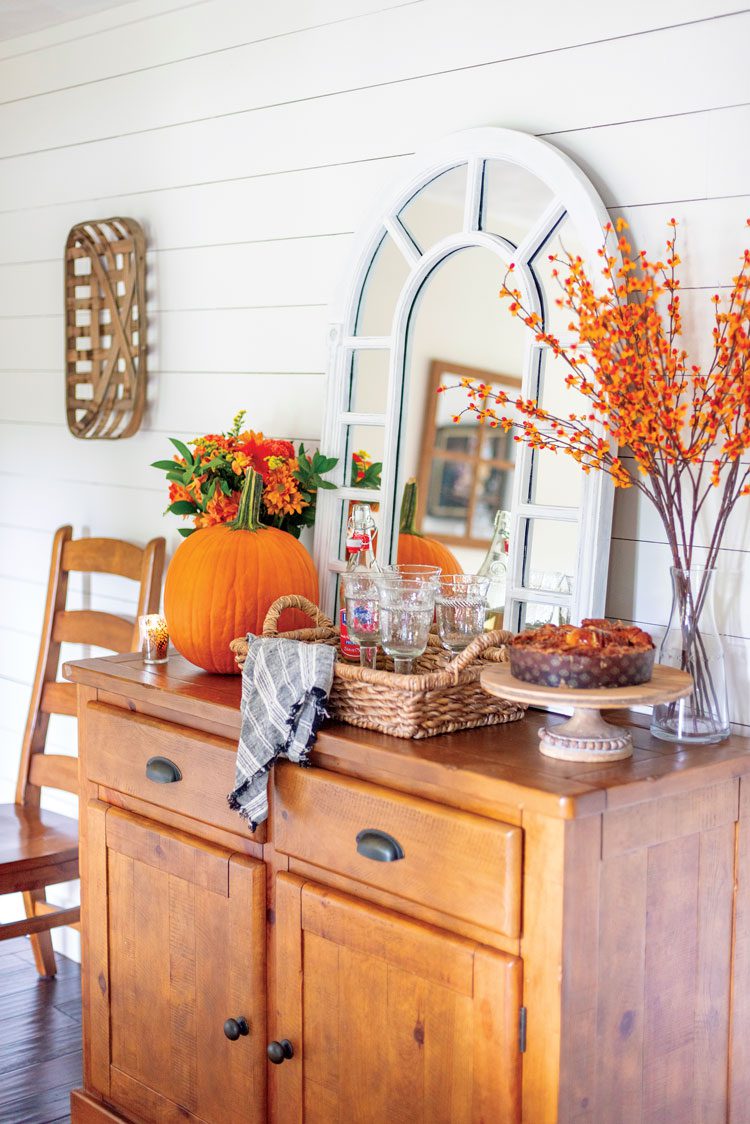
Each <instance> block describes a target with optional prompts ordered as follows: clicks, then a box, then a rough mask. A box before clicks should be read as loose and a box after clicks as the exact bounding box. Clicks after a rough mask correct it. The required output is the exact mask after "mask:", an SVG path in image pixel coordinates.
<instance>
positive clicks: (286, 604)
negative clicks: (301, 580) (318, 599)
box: [261, 593, 333, 636]
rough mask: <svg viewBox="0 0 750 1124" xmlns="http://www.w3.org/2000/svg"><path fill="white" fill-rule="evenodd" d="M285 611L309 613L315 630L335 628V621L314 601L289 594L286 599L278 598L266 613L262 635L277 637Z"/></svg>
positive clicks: (299, 595)
mask: <svg viewBox="0 0 750 1124" xmlns="http://www.w3.org/2000/svg"><path fill="white" fill-rule="evenodd" d="M285 609H299V610H300V611H301V612H303V613H307V615H308V617H309V618H310V620H311V621H312V622H313V624H314V626H315V628H322V629H332V628H333V621H331V620H329V619H328V617H327V616H326V615H325V613H323V612H321V610H320V609H319V608H318V606H317V605H315V604H314V603H313V602H312V601H309V600H308V598H307V597H303V596H302V595H301V594H299V593H287V594H285V596H284V597H278V598H277V599H276V600H275V601H274V603H273V605H271V606H270V607H269V609H268V612H267V613H266V619H265V620H264V621H263V631H262V633H261V635H263V636H275V635H276V631H277V628H276V626H277V625H278V623H279V617H280V616H281V614H282V613H283V612H284V610H285Z"/></svg>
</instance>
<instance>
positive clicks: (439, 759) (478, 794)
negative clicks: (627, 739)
mask: <svg viewBox="0 0 750 1124" xmlns="http://www.w3.org/2000/svg"><path fill="white" fill-rule="evenodd" d="M63 672H64V674H65V676H66V678H68V679H72V680H73V681H74V682H76V683H78V684H81V685H83V686H87V687H93V688H95V689H97V690H98V691H99V692H104V693H108V694H111V695H117V696H121V697H123V698H124V699H127V700H128V702H129V703H130V704H131V705H132V707H133V709H138V710H143V711H145V712H151V713H156V714H160V715H165V714H167V713H168V716H169V719H170V720H171V721H174V722H176V723H180V724H182V725H185V726H190V725H193V724H196V723H197V724H200V725H201V727H203V728H205V727H206V724H207V723H208V724H211V725H214V726H215V727H216V730H217V732H220V733H222V734H224V735H225V736H226V737H228V738H230V739H232V738H235V737H237V736H238V735H239V729H240V712H239V705H240V690H241V680H240V677H239V676H224V675H211V674H209V673H207V672H204V671H201V670H200V669H199V668H197V667H194V666H193V665H192V664H190V663H188V661H187V660H185V659H183V658H182V657H181V656H177V655H173V656H172V657H171V658H170V660H169V662H168V663H167V664H164V665H162V666H146V665H144V663H143V661H142V659H141V657H140V655H138V654H137V653H131V654H129V655H115V656H106V657H103V658H100V659H93V660H81V661H79V662H76V663H69V664H66V665H65V667H64V669H63ZM611 718H612V720H613V721H615V722H617V723H620V724H626V725H627V726H628V728H629V729H630V732H631V734H632V737H633V742H634V746H635V750H634V754H633V757H632V758H630V759H629V760H626V761H617V762H612V763H611V764H609V763H607V764H601V763H593V764H589V765H586V764H581V763H580V762H568V761H557V760H554V759H552V758H548V757H544V756H543V755H542V754H541V753H540V752H539V749H538V731H539V728H540V727H541V726H542V725H543V724H544V722H545V721H546V720H547V715H546V714H544V713H541V712H539V711H534V710H529V711H528V712H527V714H526V717H525V718H524V719H522V720H520V721H518V722H511V723H508V724H506V725H501V726H490V727H485V728H483V729H477V730H467V731H464V732H462V733H457V734H442V735H439V736H437V737H434V738H423V739H419V740H410V739H407V738H395V737H392V736H390V735H387V734H379V733H375V732H373V731H371V730H360V729H358V728H356V727H354V726H348V725H343V724H341V723H333V722H331V723H327V724H326V725H324V727H323V728H322V729H321V731H320V732H319V734H318V740H317V743H316V747H315V750H314V754H313V760H314V762H315V763H316V764H319V765H322V766H324V767H328V768H333V769H336V770H337V771H341V772H347V773H349V774H353V775H357V776H360V777H362V778H363V779H369V780H375V781H377V782H378V783H381V784H386V785H389V784H390V785H391V786H392V787H400V786H402V785H404V784H406V785H407V786H411V787H413V788H414V790H415V791H420V792H422V793H424V794H425V795H431V796H432V797H433V799H437V800H440V801H441V802H444V803H448V804H451V803H454V801H455V802H457V803H458V804H459V805H463V806H467V807H469V806H470V807H474V808H475V809H476V810H482V809H483V807H484V806H485V805H486V811H487V813H488V814H492V810H493V809H494V810H496V811H498V810H499V811H502V809H503V808H504V807H506V808H507V807H515V808H518V809H524V808H529V809H532V810H534V811H539V812H544V813H546V814H548V815H554V816H558V817H561V818H565V819H569V818H573V817H578V816H583V815H590V814H594V813H598V812H601V811H604V810H605V809H608V808H615V807H622V806H625V805H629V804H637V803H640V802H642V801H644V800H649V799H652V798H655V797H660V796H665V795H667V794H669V793H671V792H678V791H682V790H686V789H689V788H693V787H698V786H705V785H709V784H713V783H719V782H721V781H722V780H724V779H726V778H727V777H732V776H739V775H741V774H744V773H746V772H750V739H749V738H743V737H738V736H732V737H730V738H728V739H727V740H726V741H725V742H722V743H721V744H720V745H714V746H694V747H686V746H681V745H680V744H679V743H678V744H673V743H669V742H663V741H659V740H658V739H656V738H653V737H652V736H651V734H650V732H649V729H648V716H647V715H642V714H635V713H632V712H623V711H618V712H616V713H613V714H612V716H611Z"/></svg>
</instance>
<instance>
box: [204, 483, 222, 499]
mask: <svg viewBox="0 0 750 1124" xmlns="http://www.w3.org/2000/svg"><path fill="white" fill-rule="evenodd" d="M218 483H219V481H218V480H212V481H211V483H210V484H209V485H208V491H207V492H206V493H205V497H206V500H212V499H213V498H214V493H215V492H216V485H217V484H218Z"/></svg>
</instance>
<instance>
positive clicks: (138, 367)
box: [65, 218, 147, 438]
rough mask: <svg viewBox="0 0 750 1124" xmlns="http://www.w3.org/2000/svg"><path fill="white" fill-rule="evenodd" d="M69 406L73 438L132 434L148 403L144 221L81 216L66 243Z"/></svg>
mask: <svg viewBox="0 0 750 1124" xmlns="http://www.w3.org/2000/svg"><path fill="white" fill-rule="evenodd" d="M65 312H66V315H65V360H66V379H65V384H66V412H67V419H68V429H69V430H70V432H71V433H72V434H73V436H74V437H80V438H95V437H96V438H118V437H131V436H132V435H133V434H134V433H136V432H137V430H138V428H139V427H140V424H141V421H142V419H143V411H144V409H145V406H146V356H147V323H146V238H145V235H144V233H143V230H142V228H141V225H140V223H138V222H136V221H135V219H130V218H112V219H103V220H98V221H92V222H82V223H78V224H77V225H76V226H74V227H73V229H72V230H71V231H70V233H69V234H68V238H67V241H66V243H65Z"/></svg>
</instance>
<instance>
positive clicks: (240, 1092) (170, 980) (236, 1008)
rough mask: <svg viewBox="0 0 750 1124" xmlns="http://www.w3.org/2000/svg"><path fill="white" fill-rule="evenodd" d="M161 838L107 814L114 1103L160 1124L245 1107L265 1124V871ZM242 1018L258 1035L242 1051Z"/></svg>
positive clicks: (207, 848) (141, 824)
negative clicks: (230, 1022) (237, 1026)
mask: <svg viewBox="0 0 750 1124" xmlns="http://www.w3.org/2000/svg"><path fill="white" fill-rule="evenodd" d="M152 827H153V825H149V824H147V823H146V822H145V821H143V820H140V819H138V818H137V817H135V816H132V815H130V814H128V813H123V812H118V811H116V810H110V811H109V812H108V813H107V848H108V850H107V865H108V898H107V921H108V927H109V941H110V955H109V971H108V985H109V993H110V995H111V996H112V1023H111V1030H112V1037H111V1068H110V1084H111V1090H112V1096H113V1098H114V1099H115V1100H116V1101H117V1100H118V1099H120V1100H121V1103H123V1104H124V1105H125V1106H127V1107H130V1108H131V1109H134V1110H135V1111H136V1112H138V1111H139V1106H140V1107H141V1108H143V1106H148V1113H147V1115H148V1118H149V1119H157V1118H158V1119H160V1120H161V1119H171V1118H174V1119H179V1118H181V1114H182V1113H183V1112H184V1110H187V1111H188V1112H189V1113H191V1114H193V1115H194V1116H195V1118H196V1119H201V1120H205V1121H207V1122H209V1124H212V1122H216V1124H218V1122H219V1121H223V1120H225V1119H227V1117H228V1116H229V1115H231V1113H232V1112H233V1111H234V1109H235V1108H236V1106H237V1105H242V1106H243V1112H245V1114H246V1115H247V1116H248V1118H249V1119H251V1120H254V1121H258V1122H260V1121H263V1120H265V1057H264V1045H265V994H264V986H265V870H264V868H263V865H262V864H261V863H259V862H257V861H254V860H251V859H246V858H244V857H240V856H231V855H230V853H229V852H227V851H225V850H223V849H220V848H218V847H214V846H213V845H212V844H208V843H206V842H201V841H199V840H196V839H192V838H191V837H189V836H185V835H183V834H182V833H180V832H176V831H174V830H170V829H164V830H163V831H161V832H160V833H159V840H160V842H159V846H158V848H153V847H152V846H150V845H149V839H150V837H151V836H152V835H155V834H156V833H155V832H154V831H152ZM219 864H221V866H222V867H223V878H222V879H219V878H218V877H216V878H215V877H211V878H209V879H206V878H205V877H204V875H205V873H206V871H207V870H208V869H209V868H210V870H211V871H213V870H214V868H215V867H216V869H217V870H218V865H219ZM222 881H224V882H225V886H224V887H222V886H221V885H220V884H219V883H220V882H222ZM98 920H100V919H98ZM219 948H222V949H224V950H225V951H226V956H227V959H226V962H225V963H224V964H223V965H222V969H221V971H217V962H216V950H217V949H219ZM144 965H148V966H149V967H148V971H144ZM240 1014H243V1015H244V1016H245V1017H246V1018H247V1020H248V1022H249V1023H250V1026H251V1034H250V1035H248V1036H246V1037H243V1038H240V1039H239V1040H238V1042H237V1043H233V1042H230V1041H229V1040H228V1039H227V1038H226V1036H225V1035H224V1032H223V1025H224V1020H225V1019H226V1018H228V1017H229V1016H230V1015H232V1016H234V1017H237V1016H239V1015H240Z"/></svg>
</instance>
